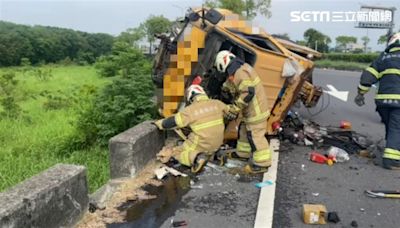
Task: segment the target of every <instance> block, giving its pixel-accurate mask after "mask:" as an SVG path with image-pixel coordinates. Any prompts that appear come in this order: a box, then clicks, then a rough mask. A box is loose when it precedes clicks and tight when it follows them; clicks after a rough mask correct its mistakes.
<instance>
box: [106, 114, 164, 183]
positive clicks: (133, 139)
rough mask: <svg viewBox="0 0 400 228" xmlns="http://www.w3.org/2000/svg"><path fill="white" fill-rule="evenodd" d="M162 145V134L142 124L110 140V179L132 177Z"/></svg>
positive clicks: (147, 123) (154, 128)
mask: <svg viewBox="0 0 400 228" xmlns="http://www.w3.org/2000/svg"><path fill="white" fill-rule="evenodd" d="M163 145H164V134H163V133H162V132H161V131H159V130H158V129H157V127H156V126H154V125H153V124H151V122H150V121H146V122H143V123H141V124H138V125H136V126H135V127H133V128H130V129H128V130H126V131H124V132H122V133H121V134H118V135H116V136H114V137H113V138H111V139H110V142H109V149H110V174H111V178H113V179H114V178H121V177H133V176H135V174H136V173H138V172H139V171H140V170H142V169H143V168H144V166H145V165H146V164H147V162H148V161H149V160H151V159H153V158H155V155H156V153H158V152H159V151H160V150H161V148H162V147H163Z"/></svg>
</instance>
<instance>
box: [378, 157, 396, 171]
mask: <svg viewBox="0 0 400 228" xmlns="http://www.w3.org/2000/svg"><path fill="white" fill-rule="evenodd" d="M382 165H383V168H385V169H391V170H400V160H394V159H390V158H382Z"/></svg>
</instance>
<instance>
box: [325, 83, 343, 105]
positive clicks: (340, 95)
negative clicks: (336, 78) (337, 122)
mask: <svg viewBox="0 0 400 228" xmlns="http://www.w3.org/2000/svg"><path fill="white" fill-rule="evenodd" d="M326 87H328V89H329V90H324V92H325V93H327V94H329V95H331V96H333V97H336V98H337V99H340V100H342V101H344V102H347V98H348V97H349V91H338V90H337V89H336V88H335V87H334V86H333V85H329V84H328V85H326Z"/></svg>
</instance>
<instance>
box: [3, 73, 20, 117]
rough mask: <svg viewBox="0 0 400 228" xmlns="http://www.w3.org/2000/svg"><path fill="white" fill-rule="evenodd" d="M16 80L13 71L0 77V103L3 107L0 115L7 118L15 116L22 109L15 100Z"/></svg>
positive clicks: (17, 115) (18, 114)
mask: <svg viewBox="0 0 400 228" xmlns="http://www.w3.org/2000/svg"><path fill="white" fill-rule="evenodd" d="M17 85H18V80H17V79H15V73H13V72H12V73H5V74H3V75H2V76H1V77H0V105H1V106H2V108H3V112H1V113H0V115H1V116H3V117H7V118H17V117H19V116H20V114H21V113H22V109H21V108H20V106H19V105H18V103H17V101H16V96H17Z"/></svg>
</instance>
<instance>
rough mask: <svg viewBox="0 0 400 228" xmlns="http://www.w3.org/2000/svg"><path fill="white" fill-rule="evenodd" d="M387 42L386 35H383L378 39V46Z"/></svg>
mask: <svg viewBox="0 0 400 228" xmlns="http://www.w3.org/2000/svg"><path fill="white" fill-rule="evenodd" d="M387 40H388V37H387V35H386V34H385V35H382V36H380V37H379V39H378V44H386V43H387Z"/></svg>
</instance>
